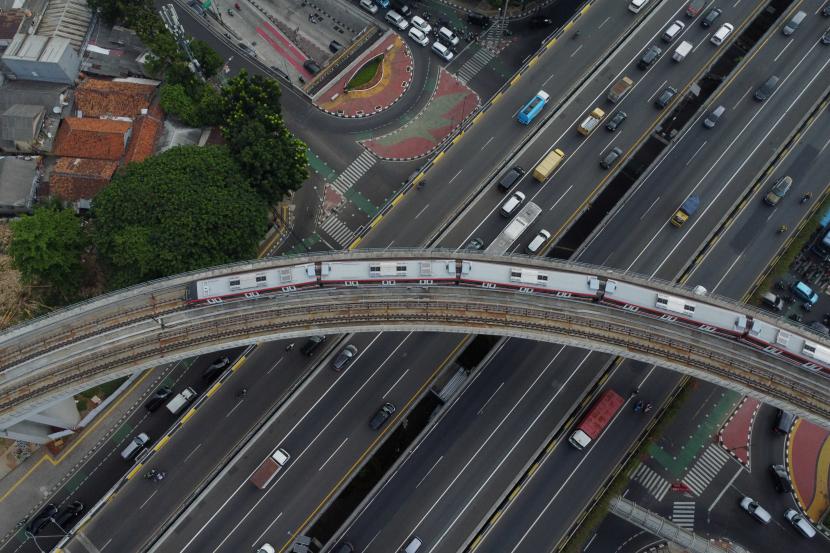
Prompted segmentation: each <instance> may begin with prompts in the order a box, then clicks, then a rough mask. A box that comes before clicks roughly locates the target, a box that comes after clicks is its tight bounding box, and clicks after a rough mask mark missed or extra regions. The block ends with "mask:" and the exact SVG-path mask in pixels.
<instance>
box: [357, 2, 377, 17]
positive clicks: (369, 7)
mask: <svg viewBox="0 0 830 553" xmlns="http://www.w3.org/2000/svg"><path fill="white" fill-rule="evenodd" d="M360 7H361V8H363V9H364V10H366V11H367V12H369V13H371V14H372V15H374V14H376V13H378V5H377V4H375V3H374V2H372V0H360Z"/></svg>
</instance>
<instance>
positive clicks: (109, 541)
mask: <svg viewBox="0 0 830 553" xmlns="http://www.w3.org/2000/svg"><path fill="white" fill-rule="evenodd" d="M111 542H112V538H110V539H108V540H107V543H105V544H104V545H102V546H101V549H100V551H103V550H104V548H105V547H106V546H108V545H109V544H110V543H111Z"/></svg>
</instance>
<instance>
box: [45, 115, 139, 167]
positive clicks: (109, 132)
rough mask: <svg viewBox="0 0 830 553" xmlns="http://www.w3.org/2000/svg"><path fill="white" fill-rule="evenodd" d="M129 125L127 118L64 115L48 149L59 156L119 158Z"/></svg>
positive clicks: (129, 128) (116, 159) (126, 140)
mask: <svg viewBox="0 0 830 553" xmlns="http://www.w3.org/2000/svg"><path fill="white" fill-rule="evenodd" d="M131 128H132V123H131V122H129V121H113V120H111V119H93V118H79V117H67V118H65V119H64V120H63V122H62V123H61V126H60V128H59V129H58V136H57V138H56V139H55V146H54V148H53V149H52V151H53V153H55V154H57V155H59V156H66V157H83V158H90V159H107V160H110V161H119V160H120V159H121V158H122V157H123V156H124V151H125V149H126V146H127V142H128V141H129V139H130V130H131Z"/></svg>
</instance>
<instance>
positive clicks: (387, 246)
mask: <svg viewBox="0 0 830 553" xmlns="http://www.w3.org/2000/svg"><path fill="white" fill-rule="evenodd" d="M394 243H395V241H394V240H392V241H391V242H389V243H388V244H386V247H385V248H383V249H384V250H388V249H389V248H391V247H392V244H394Z"/></svg>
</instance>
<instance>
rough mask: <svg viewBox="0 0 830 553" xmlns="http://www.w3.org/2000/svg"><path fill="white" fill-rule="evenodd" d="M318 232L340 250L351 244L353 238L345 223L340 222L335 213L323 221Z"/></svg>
mask: <svg viewBox="0 0 830 553" xmlns="http://www.w3.org/2000/svg"><path fill="white" fill-rule="evenodd" d="M320 230H322V231H323V232H325V233H326V234H327V235H328V236H330V237H331V238H332V239H333V240H334V241H335V242H337V245H338V246H340V247H341V248H344V247H346V246H348V245H349V244H351V242H352V240H353V239H354V236H355V234H354V232H352V231H351V230H350V229H349V227H347V226H346V223H344V222H343V221H341V220H340V217H338V216H337V214H336V213H332V214H331V215H329V217H328V219H326V220H325V221H323V224H322V225H320Z"/></svg>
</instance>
